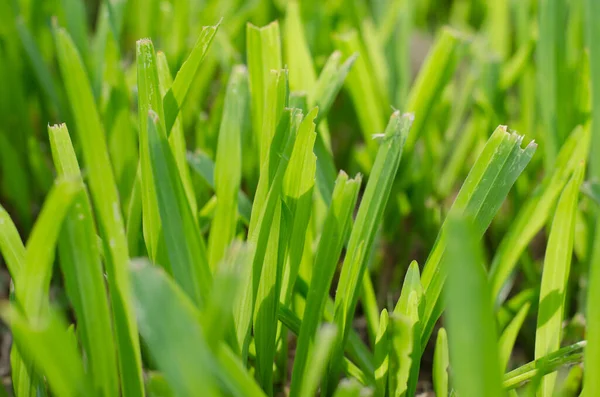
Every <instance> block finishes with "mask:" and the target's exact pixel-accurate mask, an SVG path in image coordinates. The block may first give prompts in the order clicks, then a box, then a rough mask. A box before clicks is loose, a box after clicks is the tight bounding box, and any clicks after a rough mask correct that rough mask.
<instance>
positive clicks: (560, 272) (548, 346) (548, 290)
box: [535, 162, 585, 397]
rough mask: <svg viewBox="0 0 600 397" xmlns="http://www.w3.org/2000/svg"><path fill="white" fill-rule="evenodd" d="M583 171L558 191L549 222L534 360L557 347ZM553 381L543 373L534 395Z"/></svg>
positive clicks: (545, 392)
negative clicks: (559, 194) (559, 193)
mask: <svg viewBox="0 0 600 397" xmlns="http://www.w3.org/2000/svg"><path fill="white" fill-rule="evenodd" d="M584 172H585V163H583V162H582V163H580V164H579V166H578V167H577V168H576V169H575V171H574V173H573V176H572V177H571V180H570V181H569V182H568V183H567V185H566V186H565V188H564V190H563V192H562V193H561V196H560V198H559V200H558V204H557V206H556V210H555V215H554V219H553V221H552V228H551V230H550V237H549V238H548V245H547V247H546V256H545V258H544V270H543V272H542V282H541V286H540V301H539V302H540V303H539V309H538V320H537V329H536V335H535V358H536V359H539V358H541V357H543V356H546V355H548V354H550V353H553V352H555V351H556V350H558V349H559V348H560V341H561V334H562V321H563V317H564V315H565V299H566V298H565V294H566V289H567V282H568V279H569V273H570V269H571V257H572V255H573V236H574V234H575V212H576V210H577V203H578V198H579V187H580V186H581V182H582V180H583V175H584ZM555 382H556V374H549V375H547V376H545V377H544V379H542V382H541V384H540V386H539V389H538V396H544V397H546V396H551V395H552V393H553V391H554V384H555Z"/></svg>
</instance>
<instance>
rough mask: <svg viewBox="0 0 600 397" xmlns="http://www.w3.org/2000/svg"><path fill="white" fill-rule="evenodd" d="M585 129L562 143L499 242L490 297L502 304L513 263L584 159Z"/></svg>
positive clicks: (588, 140)
mask: <svg viewBox="0 0 600 397" xmlns="http://www.w3.org/2000/svg"><path fill="white" fill-rule="evenodd" d="M589 142H590V132H589V128H584V127H578V128H576V129H575V131H573V133H572V134H571V136H570V137H569V139H568V140H567V141H566V142H565V144H564V145H563V147H562V149H561V150H560V153H559V154H558V157H557V158H556V163H555V165H554V166H553V169H552V171H551V172H550V171H549V170H547V172H549V173H548V174H547V175H546V177H545V178H544V180H543V181H542V182H541V184H540V186H539V187H537V188H536V190H535V191H534V192H533V193H532V195H531V196H530V198H529V199H528V200H527V202H525V203H524V204H523V205H522V206H521V209H520V211H519V212H518V214H517V215H516V218H515V219H514V221H513V222H512V224H511V227H510V229H509V231H508V232H507V233H506V235H505V237H504V238H503V239H502V242H501V243H500V246H499V247H498V250H497V251H496V254H495V255H494V260H493V261H492V265H491V267H490V274H489V277H490V281H491V283H492V296H493V297H494V299H496V301H497V302H502V301H503V300H504V299H503V298H504V296H505V295H506V294H507V292H508V291H506V292H503V291H502V289H503V287H504V285H505V284H506V283H507V280H508V279H509V277H510V274H511V273H512V271H513V269H514V268H515V266H516V264H517V261H518V259H519V257H520V256H521V254H522V253H523V251H524V250H525V248H526V247H527V245H528V244H529V242H530V241H531V240H532V239H533V238H534V236H535V235H536V233H537V232H538V231H539V230H540V229H541V228H542V227H543V226H544V225H545V224H546V221H547V219H548V218H549V217H550V214H551V213H552V211H553V209H554V206H555V203H556V200H557V199H558V196H559V194H560V192H561V190H562V188H563V187H564V186H565V184H566V183H567V181H568V179H569V177H570V176H571V174H572V173H573V170H574V169H575V167H576V166H577V165H578V164H579V163H580V162H581V161H582V160H584V159H585V157H586V156H587V153H588V149H589Z"/></svg>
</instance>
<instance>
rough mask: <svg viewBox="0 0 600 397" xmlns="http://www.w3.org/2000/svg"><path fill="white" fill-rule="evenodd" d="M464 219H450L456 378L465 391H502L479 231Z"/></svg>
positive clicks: (450, 322) (449, 292)
mask: <svg viewBox="0 0 600 397" xmlns="http://www.w3.org/2000/svg"><path fill="white" fill-rule="evenodd" d="M471 222H472V221H471V220H468V219H466V218H458V217H453V218H450V219H449V222H448V226H447V227H448V247H447V251H448V256H447V258H448V259H447V264H448V265H449V272H448V282H447V285H446V295H445V296H446V299H447V302H448V310H447V315H446V320H447V321H446V322H447V328H448V341H449V347H450V362H451V365H452V378H453V380H454V384H455V386H456V390H457V392H458V393H459V394H460V395H464V396H483V395H485V396H501V395H502V388H501V377H500V375H501V369H500V365H499V363H500V361H499V358H498V338H497V335H496V324H495V322H494V316H493V313H492V300H491V296H490V290H489V285H488V280H487V277H486V274H485V269H484V268H483V266H482V263H483V252H482V249H481V245H480V243H479V242H478V241H479V234H478V233H477V232H476V231H475V228H474V227H473V226H472V223H471Z"/></svg>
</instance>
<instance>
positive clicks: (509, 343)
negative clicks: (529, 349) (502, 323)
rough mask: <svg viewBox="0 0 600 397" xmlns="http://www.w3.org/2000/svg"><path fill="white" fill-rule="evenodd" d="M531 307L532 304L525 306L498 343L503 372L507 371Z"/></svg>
mask: <svg viewBox="0 0 600 397" xmlns="http://www.w3.org/2000/svg"><path fill="white" fill-rule="evenodd" d="M530 307H531V304H530V303H526V304H525V305H523V307H521V309H520V310H519V312H518V313H517V314H516V315H515V317H514V318H513V319H512V321H511V322H510V323H509V324H508V325H507V326H506V328H505V329H504V331H503V332H502V335H500V340H499V342H498V343H499V345H500V347H499V348H500V367H501V368H502V369H503V370H504V369H506V366H507V365H508V362H509V360H510V356H511V354H512V351H513V348H514V346H515V341H516V340H517V336H518V334H519V331H520V330H521V327H522V326H523V322H524V321H525V318H526V317H527V313H529V308H530Z"/></svg>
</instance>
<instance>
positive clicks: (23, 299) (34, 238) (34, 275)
mask: <svg viewBox="0 0 600 397" xmlns="http://www.w3.org/2000/svg"><path fill="white" fill-rule="evenodd" d="M82 188H83V186H82V184H81V182H80V181H72V180H59V181H58V182H57V183H56V184H55V185H54V187H53V188H52V190H50V193H49V194H48V197H47V198H46V201H45V203H44V206H43V207H42V212H41V213H40V215H39V216H38V220H37V222H36V223H35V225H34V227H33V230H32V231H31V234H30V236H29V239H28V240H27V245H26V248H25V262H24V264H23V268H22V269H21V270H20V271H19V277H18V280H17V283H16V284H15V299H16V301H17V304H18V306H19V308H20V309H21V310H22V312H23V313H24V315H25V317H26V318H27V319H28V320H29V321H34V320H35V319H36V318H38V317H39V316H42V315H44V314H46V313H47V311H48V309H49V296H48V293H49V290H50V278H51V277H52V265H53V263H54V250H55V248H56V243H57V240H58V236H59V233H60V230H61V227H62V224H63V220H64V217H65V215H66V213H67V211H68V210H69V208H70V207H71V204H72V203H73V200H74V198H75V197H76V195H77V194H78V193H79V192H80V191H81V189H82ZM14 349H15V347H14V346H13V352H14V351H15V350H14ZM18 355H19V354H18V353H17V355H13V356H12V357H11V364H12V366H13V383H14V385H15V386H14V387H15V391H16V392H17V393H18V394H19V395H29V393H30V390H31V388H32V387H35V386H36V380H35V376H34V372H33V368H32V366H31V363H30V362H22V361H20V359H19V358H18Z"/></svg>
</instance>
